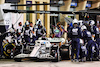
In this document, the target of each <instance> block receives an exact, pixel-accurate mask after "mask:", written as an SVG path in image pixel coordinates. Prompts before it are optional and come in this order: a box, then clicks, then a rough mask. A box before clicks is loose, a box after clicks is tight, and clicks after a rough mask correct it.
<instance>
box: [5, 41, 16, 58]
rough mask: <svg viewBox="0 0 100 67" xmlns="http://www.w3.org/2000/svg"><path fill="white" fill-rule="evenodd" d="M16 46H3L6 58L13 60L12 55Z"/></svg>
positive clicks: (8, 44)
mask: <svg viewBox="0 0 100 67" xmlns="http://www.w3.org/2000/svg"><path fill="white" fill-rule="evenodd" d="M14 48H15V45H14V44H13V43H7V44H4V45H3V53H4V56H5V58H11V53H13V51H14Z"/></svg>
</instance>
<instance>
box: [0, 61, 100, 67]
mask: <svg viewBox="0 0 100 67" xmlns="http://www.w3.org/2000/svg"><path fill="white" fill-rule="evenodd" d="M0 67H100V61H92V62H80V63H75V62H71V61H70V60H64V61H60V62H50V61H44V62H34V61H29V60H27V61H23V62H15V61H14V60H12V59H0Z"/></svg>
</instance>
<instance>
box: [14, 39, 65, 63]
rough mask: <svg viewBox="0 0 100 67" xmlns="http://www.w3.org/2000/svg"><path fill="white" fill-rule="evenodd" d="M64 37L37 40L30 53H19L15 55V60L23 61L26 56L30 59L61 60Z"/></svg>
mask: <svg viewBox="0 0 100 67" xmlns="http://www.w3.org/2000/svg"><path fill="white" fill-rule="evenodd" d="M63 40H64V39H62V38H48V40H36V41H35V46H34V48H33V50H32V52H31V53H30V54H23V53H21V54H18V55H16V56H15V57H14V60H15V61H21V60H22V59H24V58H30V59H50V60H52V61H60V58H61V57H60V50H59V48H60V46H59V44H60V42H62V41H63Z"/></svg>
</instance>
